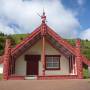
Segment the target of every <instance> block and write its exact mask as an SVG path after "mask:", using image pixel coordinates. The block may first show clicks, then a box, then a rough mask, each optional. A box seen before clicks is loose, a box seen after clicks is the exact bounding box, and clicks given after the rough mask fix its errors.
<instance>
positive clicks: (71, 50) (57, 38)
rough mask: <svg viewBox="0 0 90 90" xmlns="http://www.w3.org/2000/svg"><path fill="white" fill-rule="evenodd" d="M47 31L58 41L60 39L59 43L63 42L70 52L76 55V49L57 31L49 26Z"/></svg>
mask: <svg viewBox="0 0 90 90" xmlns="http://www.w3.org/2000/svg"><path fill="white" fill-rule="evenodd" d="M47 31H48V34H49V35H51V36H52V37H53V38H54V39H55V40H56V41H58V43H60V44H62V45H63V46H64V47H66V48H67V49H68V50H69V51H70V52H72V53H73V54H74V55H76V53H75V49H74V48H73V47H72V46H71V45H70V44H69V43H68V42H67V41H66V40H64V39H62V38H61V37H60V36H59V35H58V34H57V33H56V32H54V30H52V29H51V28H50V27H48V26H47Z"/></svg>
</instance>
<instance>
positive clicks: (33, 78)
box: [25, 75, 37, 80]
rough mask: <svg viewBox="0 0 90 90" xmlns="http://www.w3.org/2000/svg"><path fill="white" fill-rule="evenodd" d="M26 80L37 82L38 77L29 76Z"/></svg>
mask: <svg viewBox="0 0 90 90" xmlns="http://www.w3.org/2000/svg"><path fill="white" fill-rule="evenodd" d="M25 80H37V76H36V75H28V76H26V77H25Z"/></svg>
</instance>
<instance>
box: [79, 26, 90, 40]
mask: <svg viewBox="0 0 90 90" xmlns="http://www.w3.org/2000/svg"><path fill="white" fill-rule="evenodd" d="M80 38H81V39H88V40H90V28H88V29H86V30H84V31H83V32H81V34H80Z"/></svg>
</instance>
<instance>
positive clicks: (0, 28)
mask: <svg viewBox="0 0 90 90" xmlns="http://www.w3.org/2000/svg"><path fill="white" fill-rule="evenodd" d="M0 32H3V33H5V34H9V33H10V34H14V33H15V32H14V30H13V29H12V28H10V27H8V26H7V25H4V24H2V23H0Z"/></svg>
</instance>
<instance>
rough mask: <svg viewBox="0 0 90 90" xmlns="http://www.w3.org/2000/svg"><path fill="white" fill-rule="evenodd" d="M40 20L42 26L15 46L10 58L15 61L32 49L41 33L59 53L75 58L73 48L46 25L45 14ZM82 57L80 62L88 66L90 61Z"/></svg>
mask: <svg viewBox="0 0 90 90" xmlns="http://www.w3.org/2000/svg"><path fill="white" fill-rule="evenodd" d="M41 18H42V24H41V25H40V26H39V27H38V28H36V29H35V30H34V31H33V32H32V33H31V34H30V35H29V36H28V37H27V38H25V39H24V40H23V41H22V42H21V43H20V44H18V45H16V47H14V48H13V49H12V50H11V55H12V58H14V59H16V58H17V57H19V56H20V55H22V54H23V53H24V52H25V51H26V50H27V49H28V48H30V47H32V46H33V44H35V43H36V42H37V41H38V40H39V39H41V38H42V33H43V32H44V33H45V37H46V38H47V39H49V40H50V42H51V41H52V44H54V43H56V45H55V47H58V48H57V49H60V51H62V52H63V51H64V52H65V53H64V54H65V55H67V56H68V55H71V54H72V55H74V56H76V52H75V49H76V48H75V47H73V46H72V45H70V44H69V42H67V41H66V40H65V39H63V38H62V37H60V36H59V35H58V34H57V33H56V32H55V31H54V30H52V29H51V28H50V27H49V26H48V25H47V24H46V23H45V21H46V16H45V13H43V16H41ZM81 56H82V61H83V62H84V63H85V64H87V65H90V61H88V60H87V58H85V56H83V55H81Z"/></svg>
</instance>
